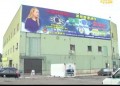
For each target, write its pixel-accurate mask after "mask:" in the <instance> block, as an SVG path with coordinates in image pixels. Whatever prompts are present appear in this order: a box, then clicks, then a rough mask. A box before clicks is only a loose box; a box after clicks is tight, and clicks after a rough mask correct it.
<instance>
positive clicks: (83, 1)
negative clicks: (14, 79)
mask: <svg viewBox="0 0 120 86" xmlns="http://www.w3.org/2000/svg"><path fill="white" fill-rule="evenodd" d="M21 4H24V5H32V6H38V7H43V8H51V9H56V10H62V11H68V12H74V13H81V14H84V15H90V16H95V17H100V18H105V19H110V18H109V17H111V19H110V20H112V21H113V22H114V23H116V24H117V29H118V37H119V38H118V40H119V51H120V34H119V33H120V0H113V3H112V4H101V3H100V0H0V53H2V50H3V36H4V34H5V31H6V30H7V28H8V26H9V25H10V23H11V21H12V19H13V17H14V16H15V14H16V12H17V11H18V9H19V7H20V5H21Z"/></svg>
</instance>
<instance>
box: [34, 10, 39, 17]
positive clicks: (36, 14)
mask: <svg viewBox="0 0 120 86" xmlns="http://www.w3.org/2000/svg"><path fill="white" fill-rule="evenodd" d="M33 16H34V17H35V18H38V17H39V10H37V9H35V10H34V12H33Z"/></svg>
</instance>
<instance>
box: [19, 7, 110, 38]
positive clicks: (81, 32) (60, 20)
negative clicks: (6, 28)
mask: <svg viewBox="0 0 120 86" xmlns="http://www.w3.org/2000/svg"><path fill="white" fill-rule="evenodd" d="M21 31H23V32H30V33H43V34H49V35H61V36H74V37H84V38H96V39H106V40H109V39H110V38H111V37H110V22H109V20H106V19H101V18H96V17H92V16H87V15H82V14H76V13H70V12H65V11H58V10H53V9H46V8H40V7H33V6H26V5H23V6H22V29H21Z"/></svg>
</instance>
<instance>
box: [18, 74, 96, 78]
mask: <svg viewBox="0 0 120 86" xmlns="http://www.w3.org/2000/svg"><path fill="white" fill-rule="evenodd" d="M95 75H97V73H94V74H79V75H76V76H71V77H79V76H95ZM44 77H48V78H49V77H53V76H50V75H34V76H32V75H30V74H27V75H25V74H22V75H21V77H20V78H44Z"/></svg>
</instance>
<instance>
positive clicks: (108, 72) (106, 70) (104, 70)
mask: <svg viewBox="0 0 120 86" xmlns="http://www.w3.org/2000/svg"><path fill="white" fill-rule="evenodd" d="M98 75H100V76H108V75H112V71H111V70H110V69H109V68H102V69H101V70H100V71H98Z"/></svg>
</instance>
